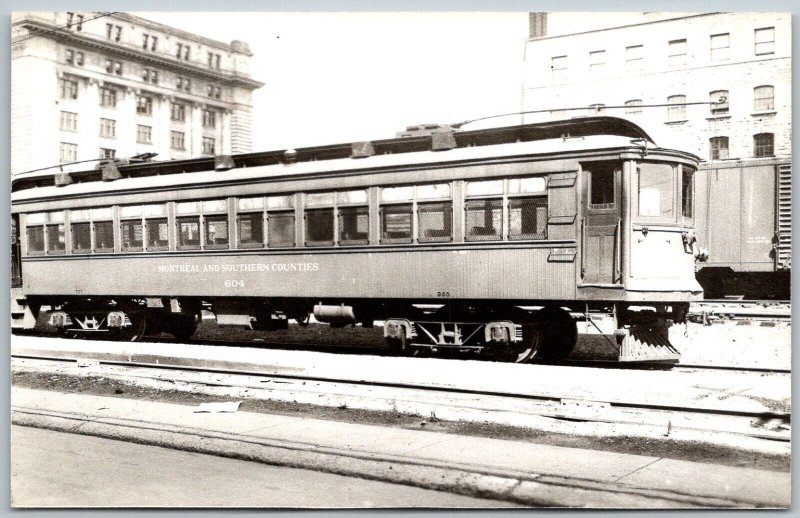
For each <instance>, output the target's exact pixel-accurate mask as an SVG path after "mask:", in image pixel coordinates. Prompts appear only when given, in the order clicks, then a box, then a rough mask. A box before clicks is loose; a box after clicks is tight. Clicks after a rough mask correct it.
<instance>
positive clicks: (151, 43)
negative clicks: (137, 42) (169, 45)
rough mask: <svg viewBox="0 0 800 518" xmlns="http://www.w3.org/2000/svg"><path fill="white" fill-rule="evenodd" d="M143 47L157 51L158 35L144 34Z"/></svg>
mask: <svg viewBox="0 0 800 518" xmlns="http://www.w3.org/2000/svg"><path fill="white" fill-rule="evenodd" d="M142 48H143V49H144V50H148V49H149V50H150V51H152V52H155V51H156V50H158V36H153V35H152V34H142Z"/></svg>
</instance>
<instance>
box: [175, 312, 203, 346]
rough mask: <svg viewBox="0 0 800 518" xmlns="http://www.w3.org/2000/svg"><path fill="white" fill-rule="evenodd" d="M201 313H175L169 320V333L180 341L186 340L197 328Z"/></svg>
mask: <svg viewBox="0 0 800 518" xmlns="http://www.w3.org/2000/svg"><path fill="white" fill-rule="evenodd" d="M199 319H200V316H199V315H192V314H190V315H173V316H172V317H171V318H170V322H169V334H171V335H172V336H174V337H175V338H176V339H178V340H180V341H186V340H188V339H190V338H191V337H192V335H193V334H194V332H195V331H196V330H197V322H198V320H199Z"/></svg>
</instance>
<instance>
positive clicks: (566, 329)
mask: <svg viewBox="0 0 800 518" xmlns="http://www.w3.org/2000/svg"><path fill="white" fill-rule="evenodd" d="M536 316H537V317H538V318H539V319H541V320H540V322H541V324H540V325H541V326H542V330H543V332H542V337H541V339H542V347H541V354H540V357H541V358H546V359H548V360H563V359H564V358H566V357H567V356H569V353H571V352H572V349H574V348H575V344H576V343H577V342H578V325H577V324H576V323H575V320H573V319H572V317H571V316H570V314H569V313H568V312H566V311H564V310H563V309H561V308H556V307H546V308H544V309H542V310H541V311H539V312H537V313H536Z"/></svg>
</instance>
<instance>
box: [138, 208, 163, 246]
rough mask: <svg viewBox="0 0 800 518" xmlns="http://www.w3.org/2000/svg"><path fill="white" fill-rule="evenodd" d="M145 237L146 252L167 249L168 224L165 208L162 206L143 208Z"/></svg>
mask: <svg viewBox="0 0 800 518" xmlns="http://www.w3.org/2000/svg"><path fill="white" fill-rule="evenodd" d="M143 212H144V221H145V235H146V236H147V244H146V245H145V246H146V248H147V250H148V251H156V250H168V249H169V223H168V222H167V206H166V205H164V204H158V205H145V206H144V207H143Z"/></svg>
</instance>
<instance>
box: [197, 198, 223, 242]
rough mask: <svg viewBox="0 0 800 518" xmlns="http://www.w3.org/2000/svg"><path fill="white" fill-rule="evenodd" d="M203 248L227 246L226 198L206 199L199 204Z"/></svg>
mask: <svg viewBox="0 0 800 518" xmlns="http://www.w3.org/2000/svg"><path fill="white" fill-rule="evenodd" d="M201 209H202V212H203V215H202V216H203V218H202V222H203V228H204V231H205V235H204V236H203V237H204V239H205V248H206V249H218V248H228V244H229V237H228V202H227V200H208V201H204V202H202V204H201Z"/></svg>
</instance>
